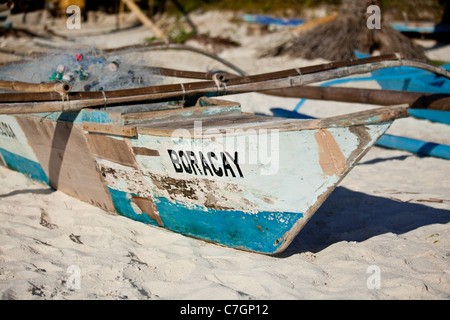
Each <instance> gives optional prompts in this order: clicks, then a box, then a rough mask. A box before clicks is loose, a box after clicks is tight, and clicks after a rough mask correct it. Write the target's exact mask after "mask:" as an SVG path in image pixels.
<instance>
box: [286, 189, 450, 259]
mask: <svg viewBox="0 0 450 320" xmlns="http://www.w3.org/2000/svg"><path fill="white" fill-rule="evenodd" d="M415 196H419V195H414V194H412V195H411V198H416V197H415ZM394 197H395V195H393V198H394ZM417 200H419V199H416V201H417ZM433 201H434V200H433ZM433 201H430V202H433ZM442 201H448V199H446V200H442ZM424 203H425V202H424ZM449 221H450V210H444V209H437V208H433V207H431V206H427V205H425V204H421V203H413V202H402V201H401V200H398V199H390V198H386V197H379V196H373V195H368V194H365V193H361V192H356V191H352V190H349V189H347V188H344V187H337V188H336V190H335V191H334V192H333V193H332V194H331V195H330V197H329V198H328V199H327V200H326V201H325V202H324V203H323V205H322V206H321V207H320V208H319V209H318V210H317V212H316V213H315V214H314V216H313V217H312V218H311V221H310V222H309V223H308V224H306V226H305V227H304V228H303V230H301V231H300V233H299V234H298V235H297V237H296V238H295V239H294V240H293V242H292V243H291V245H290V246H289V247H288V248H287V249H286V250H285V251H284V252H282V253H281V254H280V255H279V256H280V257H288V256H291V255H293V254H296V253H300V252H306V251H309V252H313V253H317V252H319V251H321V250H323V249H325V248H326V247H328V246H330V245H332V244H334V243H337V242H340V241H356V242H363V241H365V240H367V239H370V238H372V237H374V236H377V235H381V234H385V233H394V234H404V233H407V232H408V231H411V230H414V229H417V228H420V227H422V226H426V225H431V224H436V223H437V224H445V223H448V222H449Z"/></svg>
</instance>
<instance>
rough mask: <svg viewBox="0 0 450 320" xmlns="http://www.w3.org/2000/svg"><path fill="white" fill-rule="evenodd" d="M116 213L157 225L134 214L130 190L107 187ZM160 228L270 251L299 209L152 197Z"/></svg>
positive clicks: (216, 241) (225, 243) (296, 218)
mask: <svg viewBox="0 0 450 320" xmlns="http://www.w3.org/2000/svg"><path fill="white" fill-rule="evenodd" d="M108 189H109V191H110V194H111V198H112V200H113V202H114V205H115V207H116V210H117V212H118V213H119V214H121V215H123V216H126V217H128V218H131V219H133V220H136V221H140V222H143V223H146V224H151V225H155V226H157V223H156V221H154V220H152V219H151V218H150V217H149V216H148V215H147V214H137V213H136V212H135V211H134V210H133V207H132V206H131V197H132V196H133V195H132V194H129V193H126V192H123V191H118V190H115V189H111V188H108ZM153 201H154V203H155V205H156V206H157V208H158V213H159V216H160V218H161V220H162V222H163V224H164V228H167V229H169V230H171V231H174V232H177V233H181V234H183V235H186V236H190V237H194V238H199V239H202V240H206V241H211V242H215V243H219V244H222V245H225V246H228V247H233V248H241V249H245V250H251V251H256V252H262V253H273V252H275V251H276V249H277V248H278V247H279V246H280V245H281V244H282V243H283V242H282V241H280V240H282V236H283V235H284V234H285V233H286V232H287V231H289V230H290V229H291V228H292V226H293V225H294V223H295V222H296V221H297V220H298V219H300V218H302V217H303V214H302V213H293V212H268V211H262V212H257V213H248V212H243V211H238V210H216V209H211V208H206V207H201V206H197V205H194V206H187V205H185V204H181V203H178V202H175V203H174V202H171V201H169V200H168V199H166V198H163V197H157V198H155V199H153Z"/></svg>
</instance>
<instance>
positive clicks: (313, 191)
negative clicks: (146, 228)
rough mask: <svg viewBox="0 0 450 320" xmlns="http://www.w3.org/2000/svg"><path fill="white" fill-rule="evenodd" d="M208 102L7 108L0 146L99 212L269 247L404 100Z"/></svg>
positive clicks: (291, 232) (401, 111)
mask: <svg viewBox="0 0 450 320" xmlns="http://www.w3.org/2000/svg"><path fill="white" fill-rule="evenodd" d="M205 102H208V104H209V106H207V107H193V108H192V109H189V110H188V109H183V110H181V111H180V110H171V111H155V112H148V113H145V114H142V113H140V114H120V113H119V114H118V113H117V112H114V111H101V110H89V109H87V110H82V111H81V112H80V113H79V114H78V115H77V116H76V117H75V118H74V119H71V118H70V117H68V118H65V117H64V116H65V115H64V114H59V115H53V116H52V118H42V117H41V116H34V115H15V116H12V115H2V116H0V121H1V124H2V128H3V129H4V130H3V133H5V134H2V135H1V137H0V143H1V146H2V147H1V149H0V153H1V154H2V157H3V159H4V163H5V164H6V165H7V166H8V167H9V168H12V169H15V170H18V171H20V172H23V173H25V174H28V175H29V176H30V177H32V178H34V179H37V180H39V181H41V182H45V183H48V184H49V185H51V186H52V187H54V188H55V189H59V190H61V191H63V192H65V193H67V194H69V195H71V196H74V197H76V198H78V199H81V200H84V201H87V202H89V203H91V204H93V205H96V206H99V207H101V208H103V209H104V210H107V211H110V212H117V213H119V214H121V215H124V216H127V217H130V218H132V219H135V220H138V221H141V222H144V223H148V224H151V225H155V226H160V227H164V228H168V229H170V230H172V231H175V232H179V233H182V234H185V235H189V236H193V237H196V238H200V239H203V240H206V241H212V242H216V243H219V244H223V245H226V246H230V247H235V248H241V249H245V250H250V251H256V252H263V253H270V254H273V253H276V252H280V251H282V250H283V249H285V248H286V247H287V245H288V244H289V243H290V242H291V241H292V239H293V238H294V237H295V235H296V234H297V233H298V232H299V231H300V229H301V228H302V227H303V225H304V224H305V223H306V222H307V221H308V220H309V219H310V218H311V216H312V215H313V214H314V212H315V211H316V210H317V208H318V207H319V206H320V204H321V203H322V202H323V201H324V200H325V199H326V197H327V196H328V195H329V194H330V193H331V192H332V191H333V190H334V188H335V187H336V186H337V185H338V183H339V182H340V181H341V180H342V179H343V178H344V177H345V175H346V174H347V173H348V172H349V171H350V170H351V168H353V166H354V165H355V164H356V162H357V161H358V160H359V159H360V158H361V157H362V156H363V155H364V154H365V153H366V152H367V151H368V150H369V148H370V147H371V146H372V145H373V144H374V143H375V142H376V141H377V140H378V139H379V138H380V137H381V135H382V134H383V133H384V132H385V131H386V130H387V128H388V127H389V125H390V123H391V122H392V121H393V120H394V119H397V118H399V117H402V116H405V115H406V108H405V107H404V106H400V107H386V108H381V109H378V110H374V111H371V112H361V113H356V114H351V115H347V116H345V117H342V116H340V117H334V118H330V119H322V120H310V121H308V120H287V119H284V118H275V117H265V116H255V115H247V114H242V113H241V111H240V107H239V105H237V104H230V103H228V102H227V103H224V102H222V103H220V102H219V101H217V102H213V101H211V100H208V99H206V100H205V99H202V100H201V103H202V104H205ZM213 103H214V104H216V103H218V105H214V104H213ZM53 117H54V118H53ZM86 119H89V120H91V121H87V120H86ZM55 120H56V121H55ZM92 120H95V122H92ZM198 124H201V127H198ZM196 125H197V126H196Z"/></svg>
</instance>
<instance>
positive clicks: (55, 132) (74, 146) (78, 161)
mask: <svg viewBox="0 0 450 320" xmlns="http://www.w3.org/2000/svg"><path fill="white" fill-rule="evenodd" d="M17 120H18V122H19V124H20V126H21V127H22V130H23V131H24V132H25V135H26V136H27V139H28V141H29V143H30V145H31V147H32V148H33V150H34V152H35V154H36V156H37V158H38V160H39V162H40V164H41V165H42V168H43V169H44V171H45V172H46V174H47V175H48V177H49V180H50V185H51V186H52V187H53V188H55V189H57V190H61V191H63V192H64V193H66V194H68V195H70V196H73V197H74V198H77V199H79V200H82V201H85V202H88V203H91V204H93V205H95V206H97V207H100V208H102V209H104V210H106V211H110V212H113V211H114V205H113V202H112V200H111V197H110V195H109V193H108V192H107V190H106V187H105V186H104V184H103V181H102V178H101V175H100V173H99V172H98V171H97V168H96V166H95V162H94V159H93V156H92V154H91V153H90V150H89V147H88V144H87V141H86V138H85V136H84V132H83V130H82V128H81V126H80V125H74V124H72V123H70V122H62V121H50V120H42V119H39V118H32V117H27V116H18V117H17Z"/></svg>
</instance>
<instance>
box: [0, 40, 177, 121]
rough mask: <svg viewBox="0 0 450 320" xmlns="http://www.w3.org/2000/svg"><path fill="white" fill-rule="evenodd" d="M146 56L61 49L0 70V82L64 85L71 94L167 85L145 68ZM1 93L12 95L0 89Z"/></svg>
mask: <svg viewBox="0 0 450 320" xmlns="http://www.w3.org/2000/svg"><path fill="white" fill-rule="evenodd" d="M150 63H151V61H148V58H146V56H145V53H142V52H123V53H118V54H109V53H103V52H101V51H98V50H96V49H95V48H93V47H86V48H78V49H71V50H64V51H63V50H62V51H59V52H56V53H52V54H49V55H45V56H42V57H39V58H35V59H32V60H24V61H21V62H20V63H14V64H7V65H3V66H2V67H0V80H6V81H21V82H27V83H58V82H67V83H69V84H70V85H71V87H72V89H71V91H72V92H89V91H99V92H101V91H114V90H121V89H133V88H141V87H146V86H153V85H159V84H167V83H170V82H171V81H170V78H167V77H162V76H160V75H158V74H156V73H155V72H153V71H152V70H151V69H149V68H146V67H144V66H148V65H149V64H150ZM0 92H3V93H6V92H12V91H11V90H7V89H0ZM163 105H167V104H154V103H153V104H139V105H134V106H126V107H114V110H117V111H123V110H126V112H138V111H146V110H154V109H160V108H161V107H163Z"/></svg>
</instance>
